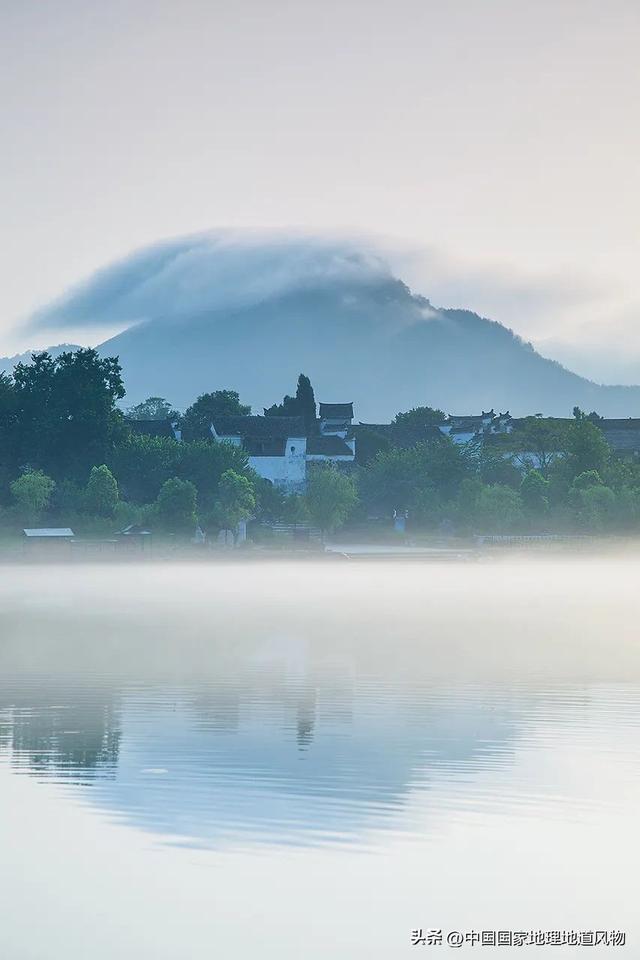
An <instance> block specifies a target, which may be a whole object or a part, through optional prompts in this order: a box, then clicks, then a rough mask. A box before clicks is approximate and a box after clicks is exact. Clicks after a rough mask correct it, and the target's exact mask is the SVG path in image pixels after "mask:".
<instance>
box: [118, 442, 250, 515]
mask: <svg viewBox="0 0 640 960" xmlns="http://www.w3.org/2000/svg"><path fill="white" fill-rule="evenodd" d="M247 463H248V457H247V455H246V453H245V452H244V451H243V450H242V449H240V448H239V447H235V446H233V445H232V444H230V443H215V442H214V441H213V440H211V441H206V440H196V441H192V442H191V443H189V442H179V441H177V440H173V439H171V438H169V437H147V436H144V435H139V434H131V435H130V436H129V437H127V438H126V440H125V441H124V442H123V443H122V444H120V445H119V446H118V447H117V449H116V450H114V453H113V455H112V457H111V460H110V461H109V466H110V467H111V470H112V472H113V473H114V475H115V476H116V477H117V479H118V483H119V485H120V488H121V490H122V492H123V494H124V495H125V497H126V498H127V499H128V500H132V501H133V502H134V503H139V504H142V503H150V502H151V501H152V500H155V498H156V497H157V495H158V491H159V490H160V487H161V486H162V484H163V483H164V482H165V481H166V480H169V479H170V478H171V477H179V478H181V479H183V480H190V481H191V482H192V483H194V484H195V486H196V487H197V490H198V503H199V504H200V507H201V508H202V509H203V510H205V511H207V510H210V509H212V507H213V504H214V501H215V499H216V496H217V491H218V482H219V480H220V477H221V476H222V474H223V473H224V472H225V470H235V471H236V472H237V473H243V474H245V475H247V476H250V474H249V472H248V468H247Z"/></svg>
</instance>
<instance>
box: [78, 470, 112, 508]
mask: <svg viewBox="0 0 640 960" xmlns="http://www.w3.org/2000/svg"><path fill="white" fill-rule="evenodd" d="M117 504H118V483H117V481H116V478H115V477H114V475H113V474H112V473H111V470H109V467H107V466H106V465H105V464H104V463H103V464H102V466H100V467H92V468H91V473H90V474H89V480H88V481H87V486H86V488H85V491H84V507H85V510H86V511H87V513H88V514H90V515H91V516H94V517H112V516H113V514H114V511H115V509H116V506H117Z"/></svg>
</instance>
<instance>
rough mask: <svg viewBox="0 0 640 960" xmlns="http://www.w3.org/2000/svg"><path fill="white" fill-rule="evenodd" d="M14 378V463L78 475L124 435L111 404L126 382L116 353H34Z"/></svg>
mask: <svg viewBox="0 0 640 960" xmlns="http://www.w3.org/2000/svg"><path fill="white" fill-rule="evenodd" d="M12 383H13V387H12V389H13V391H14V401H15V405H16V410H17V413H16V414H15V415H14V417H13V424H12V429H11V430H10V433H11V437H10V440H11V443H10V446H11V449H12V454H13V457H14V460H15V462H17V463H28V464H30V465H32V466H34V467H39V468H41V469H43V470H45V471H46V472H47V473H50V474H51V475H52V476H53V477H55V478H61V477H63V476H64V477H70V478H75V479H79V478H81V477H83V476H86V475H87V473H88V471H89V470H90V469H91V467H92V466H93V465H94V464H96V463H103V462H104V461H105V460H106V459H107V457H108V455H109V453H110V452H111V450H112V449H113V446H114V444H115V443H116V442H117V440H118V439H119V438H120V436H121V435H122V431H123V423H122V415H121V414H120V412H119V411H118V410H117V409H116V406H115V404H116V401H117V400H119V399H121V398H122V397H123V396H124V386H123V384H122V378H121V376H120V365H119V363H118V361H117V359H116V358H115V357H100V356H99V355H98V353H97V352H96V351H95V350H84V349H82V350H77V351H75V352H74V353H70V352H69V353H62V354H60V356H58V357H56V358H55V359H54V358H53V357H51V356H50V355H49V354H48V353H34V354H33V362H32V363H29V364H26V363H19V364H18V365H17V366H16V368H15V370H14V373H13V381H12ZM5 390H6V384H5Z"/></svg>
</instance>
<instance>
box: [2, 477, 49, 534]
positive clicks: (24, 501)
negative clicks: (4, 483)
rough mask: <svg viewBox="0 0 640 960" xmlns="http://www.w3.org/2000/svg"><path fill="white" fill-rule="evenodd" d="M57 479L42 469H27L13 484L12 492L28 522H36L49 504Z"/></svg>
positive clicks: (19, 510)
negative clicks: (53, 478)
mask: <svg viewBox="0 0 640 960" xmlns="http://www.w3.org/2000/svg"><path fill="white" fill-rule="evenodd" d="M54 489H55V481H54V480H52V479H51V477H48V476H47V475H46V474H45V473H43V472H42V470H25V472H24V473H23V474H22V476H21V477H18V479H17V480H14V481H13V483H12V484H11V494H12V496H13V499H14V500H15V501H16V504H17V507H18V512H19V514H20V516H21V517H23V518H24V520H26V521H27V522H28V523H35V522H36V520H38V519H39V517H40V516H41V515H42V514H43V513H44V511H45V510H46V509H47V507H48V506H49V502H50V500H51V494H52V493H53V491H54Z"/></svg>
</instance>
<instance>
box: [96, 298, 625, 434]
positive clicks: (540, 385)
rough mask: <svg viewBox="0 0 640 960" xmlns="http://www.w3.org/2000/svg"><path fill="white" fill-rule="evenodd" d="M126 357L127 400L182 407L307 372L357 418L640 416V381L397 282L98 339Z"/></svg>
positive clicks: (267, 395) (260, 390) (251, 393)
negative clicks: (565, 362) (547, 348)
mask: <svg viewBox="0 0 640 960" xmlns="http://www.w3.org/2000/svg"><path fill="white" fill-rule="evenodd" d="M100 352H101V353H102V354H103V355H107V354H116V355H118V356H119V357H120V360H121V363H122V366H123V374H124V380H125V384H126V387H127V394H128V398H129V399H130V400H131V401H132V402H138V401H139V400H142V399H143V398H145V397H147V396H150V395H158V394H160V395H162V396H166V397H169V398H170V399H171V402H172V403H173V404H174V405H176V406H178V407H184V406H185V405H186V404H188V403H189V402H190V401H191V400H192V399H193V397H194V396H195V395H197V394H198V393H202V392H204V391H206V390H211V389H214V388H220V387H231V388H233V389H235V390H238V391H239V392H240V395H241V396H242V397H243V399H244V400H246V401H247V402H248V403H250V404H251V405H252V406H253V407H254V408H255V409H258V410H259V409H261V407H262V406H263V405H265V403H268V402H271V399H272V398H273V397H274V396H277V395H278V394H279V392H280V390H281V385H282V383H291V382H294V381H295V378H296V376H297V374H298V372H299V371H300V370H302V369H303V370H306V371H308V373H309V375H310V377H311V379H312V381H313V383H314V384H316V389H317V390H318V393H319V396H320V397H321V398H322V399H326V400H330V401H336V400H338V401H341V400H353V401H355V402H356V410H357V417H358V418H359V419H362V420H367V421H386V420H389V419H390V418H391V417H393V416H394V414H395V413H396V412H397V411H398V410H406V409H410V408H411V407H414V406H419V405H423V404H428V405H430V406H434V407H439V408H441V409H443V410H448V411H452V412H454V413H462V414H464V413H469V412H474V411H477V410H480V409H485V410H488V409H490V408H491V407H494V408H495V409H501V410H510V411H511V413H512V414H514V415H518V416H519V415H525V414H528V413H544V414H547V415H555V416H570V415H571V411H572V409H573V407H574V406H579V407H582V408H583V409H587V410H594V409H595V410H597V411H598V412H599V413H600V414H601V415H604V416H608V417H624V416H638V415H640V387H622V386H620V387H616V386H600V385H598V384H595V383H592V382H591V381H589V380H586V379H585V378H583V377H579V376H577V375H576V374H574V373H571V372H570V371H568V370H566V369H565V368H564V367H562V366H561V365H560V364H558V363H556V362H554V361H551V360H547V359H545V358H543V357H542V356H540V355H539V354H538V353H536V351H535V350H534V349H533V348H532V347H531V346H530V345H529V344H527V343H524V342H523V341H522V340H521V339H520V338H519V337H517V336H515V335H514V334H513V333H512V332H511V331H510V330H507V329H506V328H505V327H503V326H501V325H500V324H498V323H495V322H492V321H490V320H486V319H483V318H482V317H480V316H478V315H477V314H475V313H471V312H469V311H465V310H447V309H445V310H435V309H434V308H432V307H431V306H430V304H429V303H428V301H426V300H424V299H423V298H420V297H415V296H413V295H412V294H411V293H410V291H409V290H408V289H407V287H406V286H405V285H404V284H402V283H400V282H397V281H396V282H394V281H389V282H385V283H382V284H379V285H376V286H374V285H371V286H369V287H363V286H362V285H358V286H357V287H355V288H354V289H349V288H348V287H345V286H344V285H342V286H340V287H336V286H327V287H325V288H322V289H321V288H316V289H308V290H303V291H295V292H292V293H289V294H286V295H285V296H281V297H278V298H272V299H269V300H265V301H263V302H261V303H258V304H252V305H249V306H246V307H244V308H242V309H238V310H232V309H229V308H226V309H220V310H212V311H205V312H202V313H198V314H195V315H191V316H184V317H182V318H181V319H180V320H179V321H176V320H175V319H171V320H164V319H162V318H157V319H155V320H150V321H147V322H146V323H142V324H140V325H138V326H135V327H132V328H130V329H129V330H126V331H125V332H124V333H121V334H119V335H118V336H117V337H114V338H113V339H111V340H109V341H107V343H105V344H103V345H102V346H101V347H100Z"/></svg>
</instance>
